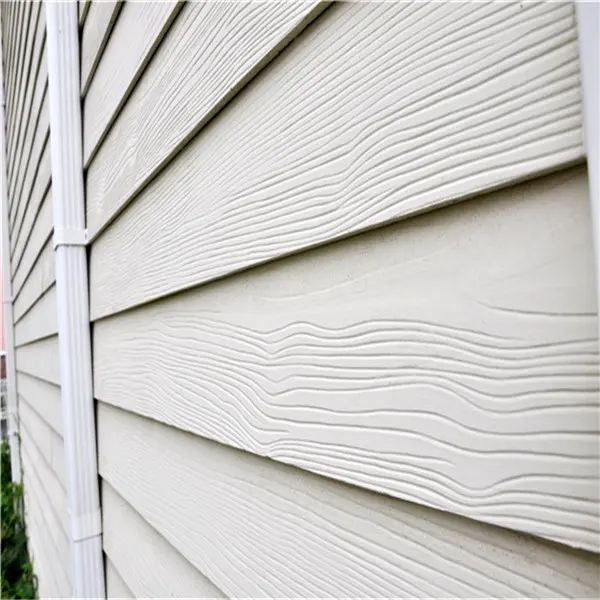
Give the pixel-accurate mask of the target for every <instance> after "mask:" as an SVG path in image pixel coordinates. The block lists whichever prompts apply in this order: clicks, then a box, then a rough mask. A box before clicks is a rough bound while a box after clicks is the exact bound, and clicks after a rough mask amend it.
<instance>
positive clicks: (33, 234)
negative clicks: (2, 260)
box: [11, 188, 53, 296]
mask: <svg viewBox="0 0 600 600" xmlns="http://www.w3.org/2000/svg"><path fill="white" fill-rule="evenodd" d="M30 209H31V210H33V208H32V207H30ZM31 220H32V227H31V229H30V231H29V232H28V236H27V238H26V239H24V240H23V245H22V246H20V247H19V248H17V249H15V254H14V255H13V257H12V265H11V266H12V270H13V294H14V295H15V296H16V295H17V294H19V292H20V291H21V288H22V287H23V285H24V284H25V281H26V280H27V277H28V276H29V273H30V272H31V269H32V268H33V265H34V264H35V262H36V260H37V258H38V256H39V255H40V251H41V250H42V248H43V247H44V246H45V245H46V244H47V243H48V240H50V239H51V237H52V230H53V217H52V189H51V188H49V189H48V190H47V191H46V193H45V195H44V196H43V199H42V201H41V207H40V209H39V212H38V213H37V216H35V217H31Z"/></svg>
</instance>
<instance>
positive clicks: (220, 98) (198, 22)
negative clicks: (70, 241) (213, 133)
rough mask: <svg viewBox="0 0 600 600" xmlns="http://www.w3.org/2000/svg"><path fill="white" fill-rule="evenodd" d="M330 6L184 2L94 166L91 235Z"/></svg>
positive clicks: (90, 188) (90, 181) (91, 174)
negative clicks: (283, 48)
mask: <svg viewBox="0 0 600 600" xmlns="http://www.w3.org/2000/svg"><path fill="white" fill-rule="evenodd" d="M325 6H326V3H320V2H315V1H314V0H313V1H311V2H307V3H295V2H294V3H285V2H282V3H242V2H231V3H208V2H206V3H202V2H197V3H196V2H189V3H186V5H185V6H184V8H183V9H182V12H181V14H180V15H179V17H178V18H177V21H176V22H175V24H174V26H173V27H172V28H171V30H170V31H169V34H168V36H167V37H166V39H165V40H164V41H163V43H162V44H161V46H160V48H159V49H158V51H157V53H156V54H155V56H154V57H153V59H152V61H151V62H150V64H149V66H148V68H147V70H146V71H145V72H144V75H143V77H142V78H141V80H140V81H139V82H138V84H137V86H136V88H135V90H134V92H133V94H132V95H131V97H130V99H129V100H128V102H127V104H126V105H125V107H124V108H123V110H122V111H121V113H120V115H119V117H118V119H117V120H116V121H115V123H114V124H113V126H112V128H111V130H110V132H109V134H108V135H107V137H106V139H105V140H104V142H103V144H102V147H101V148H100V150H99V152H98V154H97V155H96V157H95V159H94V161H93V162H92V164H91V165H90V168H89V171H88V178H87V182H88V184H87V185H88V187H87V198H88V203H87V209H88V211H87V218H88V229H89V231H90V236H94V235H96V233H97V232H98V230H99V229H100V228H101V227H103V225H104V224H105V223H106V222H107V221H108V220H109V219H111V218H112V216H113V215H114V214H115V212H116V211H118V210H119V209H120V208H121V207H122V206H123V204H124V203H126V202H127V201H128V200H129V199H130V198H131V196H132V194H134V193H135V191H136V190H138V189H139V188H140V187H141V186H142V185H143V184H144V182H146V181H147V180H148V179H149V178H150V177H151V176H152V174H153V173H154V172H156V170H157V169H159V168H160V166H161V165H162V164H163V163H164V162H165V161H167V160H168V159H169V157H170V156H172V155H173V154H174V153H176V152H177V151H178V149H179V148H180V147H181V146H182V145H183V144H184V143H185V141H186V140H187V139H189V137H190V136H191V135H193V134H194V132H195V131H197V130H198V129H199V128H200V127H201V126H202V125H203V124H204V123H206V121H207V120H208V119H209V118H210V117H211V116H212V115H213V114H214V113H215V112H216V111H218V110H219V109H220V108H221V107H222V106H223V105H224V104H225V103H226V102H227V101H228V100H229V99H230V98H231V97H232V96H233V95H234V94H235V92H236V91H238V90H239V89H240V87H242V86H243V85H245V83H247V82H248V81H249V80H250V79H251V78H252V77H253V76H254V75H255V74H256V72H257V71H259V70H260V69H261V68H262V67H264V65H265V64H266V63H267V62H268V61H269V60H270V59H271V58H272V57H273V56H274V55H275V54H276V53H277V52H278V51H279V50H280V49H281V48H282V47H283V46H285V45H286V44H287V43H289V41H290V40H291V39H293V38H294V37H295V36H296V35H297V33H298V32H299V31H301V30H302V29H303V28H304V27H305V26H306V25H307V24H308V23H309V22H310V21H311V20H312V19H313V18H314V17H315V16H317V15H318V14H319V13H320V12H321V11H322V10H323V8H324V7H325ZM122 51H123V50H122V48H121V49H120V52H122ZM132 150H133V151H132Z"/></svg>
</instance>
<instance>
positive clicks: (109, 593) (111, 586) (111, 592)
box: [104, 558, 135, 598]
mask: <svg viewBox="0 0 600 600" xmlns="http://www.w3.org/2000/svg"><path fill="white" fill-rule="evenodd" d="M104 564H105V572H106V597H107V598H135V596H134V595H133V594H132V592H131V590H130V589H129V588H128V587H127V584H126V583H125V582H124V581H123V578H122V577H121V575H119V572H118V571H117V569H115V566H114V565H113V564H112V562H111V561H110V560H109V559H108V558H106V562H105V563H104Z"/></svg>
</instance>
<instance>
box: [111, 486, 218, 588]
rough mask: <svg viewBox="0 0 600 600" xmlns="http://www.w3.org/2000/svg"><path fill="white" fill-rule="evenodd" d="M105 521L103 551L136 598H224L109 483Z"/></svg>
mask: <svg viewBox="0 0 600 600" xmlns="http://www.w3.org/2000/svg"><path fill="white" fill-rule="evenodd" d="M102 519H103V538H102V539H103V544H104V551H105V552H106V554H107V555H108V556H109V557H110V559H111V561H112V562H113V563H114V564H115V565H118V567H119V571H120V572H121V573H123V574H124V576H125V579H126V583H127V586H128V587H129V589H131V590H132V592H133V593H134V594H135V597H136V598H222V597H223V592H221V591H220V590H219V589H218V588H216V587H215V586H214V585H213V584H212V583H211V582H210V581H209V580H208V579H207V578H206V577H205V576H204V575H202V573H200V571H198V569H196V567H194V566H193V565H191V564H190V563H189V562H188V561H187V560H186V559H185V558H184V557H183V556H181V554H180V553H179V552H178V551H177V550H176V549H175V548H174V547H173V546H171V544H169V542H167V541H166V540H165V539H164V538H163V537H162V536H161V535H160V534H159V533H157V532H156V531H155V530H154V529H152V527H150V525H149V524H148V523H147V522H146V521H145V520H144V519H143V518H142V517H140V515H138V514H137V513H136V512H135V510H134V509H133V508H132V507H131V506H130V505H129V504H127V502H125V500H123V498H121V497H120V496H119V495H118V494H117V493H116V492H115V491H114V490H113V489H112V488H111V487H110V485H108V484H107V483H106V482H102ZM123 531H126V532H127V536H126V537H125V536H123Z"/></svg>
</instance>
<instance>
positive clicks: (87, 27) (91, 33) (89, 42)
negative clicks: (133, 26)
mask: <svg viewBox="0 0 600 600" xmlns="http://www.w3.org/2000/svg"><path fill="white" fill-rule="evenodd" d="M122 6H123V2H120V1H106V0H105V1H102V2H101V1H99V0H98V1H95V0H92V3H91V6H90V8H89V11H88V14H87V17H86V19H85V23H84V24H83V30H82V32H81V93H82V95H83V94H85V91H86V90H87V88H88V86H89V84H90V81H91V78H92V77H93V75H94V71H95V69H96V66H97V65H98V61H99V60H100V57H101V56H102V51H103V50H104V46H105V45H106V42H107V41H108V38H109V36H110V32H111V30H112V28H113V25H114V23H115V21H116V19H117V16H118V15H119V11H120V10H121V7H122ZM131 33H132V34H133V35H135V33H134V32H131ZM123 51H126V49H125V48H123Z"/></svg>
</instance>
